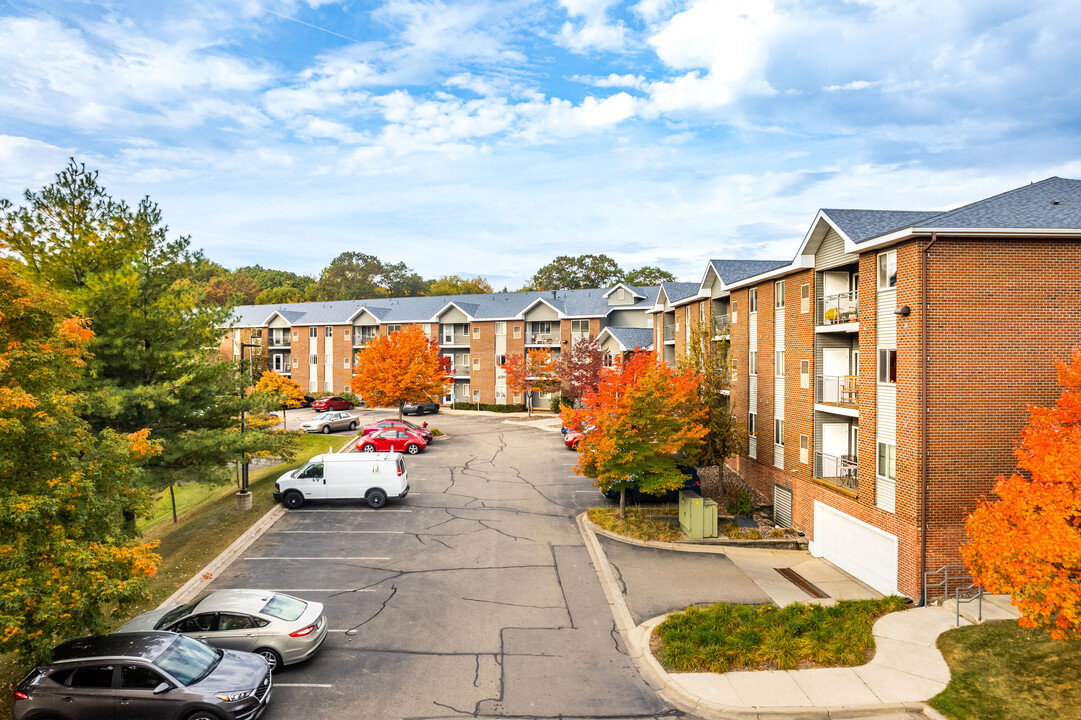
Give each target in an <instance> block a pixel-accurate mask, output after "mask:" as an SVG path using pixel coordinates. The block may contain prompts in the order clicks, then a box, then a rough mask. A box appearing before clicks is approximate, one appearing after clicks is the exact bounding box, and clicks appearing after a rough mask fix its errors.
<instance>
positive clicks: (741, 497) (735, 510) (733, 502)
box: [724, 486, 754, 517]
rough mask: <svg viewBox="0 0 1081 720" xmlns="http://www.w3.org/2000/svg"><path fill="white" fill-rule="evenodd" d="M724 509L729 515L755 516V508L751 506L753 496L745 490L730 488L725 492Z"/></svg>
mask: <svg viewBox="0 0 1081 720" xmlns="http://www.w3.org/2000/svg"><path fill="white" fill-rule="evenodd" d="M724 494H725V505H724V509H725V512H727V513H728V514H729V515H739V516H741V517H750V516H751V515H752V514H754V506H753V505H752V504H751V495H750V493H748V492H747V491H746V490H744V489H743V488H738V487H734V486H729V487H728V488H727V489H726V490H725V493H724Z"/></svg>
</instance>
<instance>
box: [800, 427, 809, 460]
mask: <svg viewBox="0 0 1081 720" xmlns="http://www.w3.org/2000/svg"><path fill="white" fill-rule="evenodd" d="M810 447H811V446H810V441H809V440H808V439H807V436H806V435H804V434H803V433H800V436H799V461H800V462H801V463H803V464H804V465H806V464H807V457H808V456H809V455H810V454H811V453H810Z"/></svg>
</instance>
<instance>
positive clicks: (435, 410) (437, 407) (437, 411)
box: [432, 405, 439, 414]
mask: <svg viewBox="0 0 1081 720" xmlns="http://www.w3.org/2000/svg"><path fill="white" fill-rule="evenodd" d="M432 412H434V413H436V414H438V413H439V406H438V405H436V406H435V407H434V408H432Z"/></svg>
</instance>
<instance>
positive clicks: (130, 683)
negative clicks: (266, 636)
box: [12, 631, 273, 720]
mask: <svg viewBox="0 0 1081 720" xmlns="http://www.w3.org/2000/svg"><path fill="white" fill-rule="evenodd" d="M272 685H273V679H272V677H271V670H270V666H269V665H268V664H267V661H266V660H265V659H264V658H262V657H261V656H259V655H256V654H254V653H249V652H238V651H236V650H221V649H219V648H214V647H210V646H209V645H206V644H205V643H201V642H199V641H198V640H193V639H192V638H189V637H185V636H183V635H179V634H177V633H173V632H161V631H148V632H126V633H117V634H113V635H96V636H91V637H85V638H81V639H79V640H70V641H68V642H66V643H63V644H61V645H58V646H57V647H55V648H53V651H52V662H50V663H48V664H44V665H39V666H37V667H36V668H34V669H33V670H32V671H31V672H30V674H29V675H27V676H26V677H25V678H24V679H23V680H22V682H20V683H19V684H18V685H17V686H16V688H15V701H14V705H13V707H12V717H13V718H14V720H31V719H35V720H36V719H39V718H64V720H99V719H100V718H115V717H123V718H154V720H192V719H193V718H206V719H208V720H209V719H210V718H213V719H214V720H255V718H258V717H259V716H260V715H262V714H263V711H264V710H266V707H267V703H268V702H270V695H271V689H272Z"/></svg>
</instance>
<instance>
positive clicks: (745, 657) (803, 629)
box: [655, 596, 907, 673]
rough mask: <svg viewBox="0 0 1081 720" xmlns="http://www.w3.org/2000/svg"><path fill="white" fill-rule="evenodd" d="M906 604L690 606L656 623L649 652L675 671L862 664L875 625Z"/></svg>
mask: <svg viewBox="0 0 1081 720" xmlns="http://www.w3.org/2000/svg"><path fill="white" fill-rule="evenodd" d="M906 607H907V606H906V604H905V601H904V600H903V599H902V598H900V597H897V596H891V597H887V598H882V599H880V600H841V601H838V602H837V604H836V605H831V606H824V605H806V604H803V603H793V604H791V605H786V606H785V607H783V608H778V607H775V606H773V605H729V604H726V603H718V604H716V605H710V606H709V607H707V608H697V607H689V608H687V609H686V610H684V611H683V612H680V613H673V614H672V615H669V616H668V618H666V619H665V621H664V622H663V623H661V624H660V625H658V626H657V631H656V632H657V637H658V638H659V640H660V647H659V648H658V651H657V652H656V653H655V654H656V655H657V656H658V658H659V659H660V660H661V662H662V664H663V665H664V666H665V667H666V668H668V669H669V670H673V671H678V672H716V673H723V672H728V671H730V670H792V669H794V668H797V667H836V666H852V665H862V664H863V663H865V662H867V660H868V658H869V654H870V652H871V651H872V650H874V646H875V642H874V636H873V635H872V634H871V627H872V625H874V622H875V620H877V619H878V618H879V617H881V616H882V615H885V614H886V613H888V612H894V611H898V610H904V609H905V608H906Z"/></svg>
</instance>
